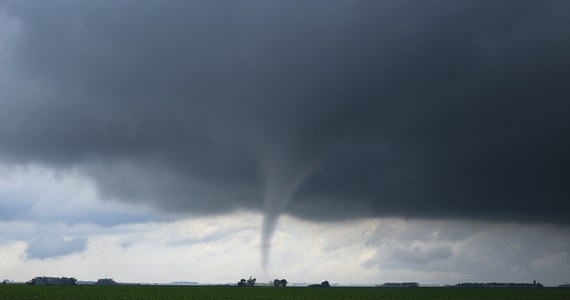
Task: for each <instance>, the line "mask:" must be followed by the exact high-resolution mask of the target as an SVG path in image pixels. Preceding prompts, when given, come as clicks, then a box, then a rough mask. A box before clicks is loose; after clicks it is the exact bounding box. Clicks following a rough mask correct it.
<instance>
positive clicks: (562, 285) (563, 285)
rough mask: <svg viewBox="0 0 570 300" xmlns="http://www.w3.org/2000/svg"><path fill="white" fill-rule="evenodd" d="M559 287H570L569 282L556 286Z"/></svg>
mask: <svg viewBox="0 0 570 300" xmlns="http://www.w3.org/2000/svg"><path fill="white" fill-rule="evenodd" d="M558 287H559V288H570V283H567V284H561V285H559V286H558Z"/></svg>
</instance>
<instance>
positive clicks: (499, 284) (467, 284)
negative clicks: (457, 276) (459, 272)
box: [452, 281, 544, 289]
mask: <svg viewBox="0 0 570 300" xmlns="http://www.w3.org/2000/svg"><path fill="white" fill-rule="evenodd" d="M452 287H456V288H511V289H513V288H542V287H544V286H543V285H542V284H541V283H539V282H536V281H533V282H532V283H512V282H509V283H505V282H487V283H482V282H481V283H477V282H474V283H471V282H462V283H459V284H456V285H453V286H452Z"/></svg>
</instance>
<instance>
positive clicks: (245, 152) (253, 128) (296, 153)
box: [0, 1, 570, 223]
mask: <svg viewBox="0 0 570 300" xmlns="http://www.w3.org/2000/svg"><path fill="white" fill-rule="evenodd" d="M1 7H2V8H1V11H2V13H1V14H0V18H2V19H3V20H2V22H0V24H10V26H7V27H6V28H5V29H2V31H0V33H1V34H2V35H3V37H2V38H1V39H0V42H1V43H2V44H0V51H2V55H0V63H1V64H2V68H1V70H0V78H1V79H2V81H3V82H2V83H0V85H1V91H0V155H1V156H2V158H3V159H4V161H5V162H11V163H16V164H22V163H30V162H31V163H40V164H46V165H49V166H53V167H56V168H67V167H72V166H73V167H78V168H79V169H81V170H82V172H85V173H86V174H88V175H89V176H91V177H93V178H94V179H95V180H96V181H97V184H98V187H99V191H100V192H101V194H102V195H103V196H105V197H108V198H114V199H118V200H124V201H134V202H145V203H151V204H153V205H155V206H156V207H158V208H160V209H162V210H166V211H176V212H181V211H183V212H189V213H196V214H200V213H222V212H227V211H231V210H234V209H254V210H257V209H261V208H262V206H263V204H262V203H263V197H264V194H265V191H264V189H265V188H266V185H265V183H267V181H271V180H277V182H283V184H284V185H285V187H280V188H277V190H285V191H287V192H285V193H288V192H290V189H291V187H293V189H294V190H295V191H294V192H293V196H292V198H291V200H290V202H289V204H288V206H287V208H285V209H286V211H287V212H288V213H291V214H293V215H296V216H300V217H303V218H308V219H319V220H322V219H346V218H352V217H360V216H403V217H428V218H430V217H451V218H473V219H491V220H508V221H538V222H556V223H566V222H567V220H570V218H569V215H568V211H570V210H569V207H568V204H566V202H567V201H566V199H568V198H569V196H570V193H569V192H568V188H567V187H566V182H568V181H569V179H570V178H569V175H568V168H569V167H570V161H569V158H568V155H567V153H569V152H570V139H568V136H569V133H570V118H568V115H569V114H570V102H569V101H568V99H569V96H570V95H569V94H570V93H569V92H568V88H567V82H568V81H569V79H570V78H569V76H568V74H567V70H568V69H569V67H570V61H569V60H570V59H569V57H568V55H567V54H566V53H568V52H570V45H569V44H570V41H569V40H568V38H567V37H566V36H567V32H569V31H570V17H568V16H569V14H568V13H569V12H570V6H569V4H567V3H566V2H562V1H540V2H537V1H503V2H501V3H490V2H479V1H430V2H425V3H418V2H413V1H359V2H345V1H311V2H306V1H299V2H295V1H289V2H277V1H275V2H267V1H266V2H249V1H237V2H236V1H207V2H206V1H204V2H192V3H187V2H184V1H172V2H169V3H168V4H165V3H158V2H153V1H148V2H140V1H136V2H135V1H121V2H116V1H97V2H87V1H60V2H40V1H36V2H32V1H26V2H16V1H8V2H5V3H4V4H3V5H2V6H1ZM313 165H317V166H318V167H316V169H315V170H312V172H311V174H310V175H308V177H307V178H306V180H305V181H304V182H302V183H300V184H299V186H298V189H297V188H296V187H297V183H296V179H295V178H298V177H303V176H305V173H307V172H306V170H307V168H309V169H311V168H312V167H308V166H313ZM268 170H276V171H268ZM283 170H284V171H283ZM272 172H276V173H272ZM280 172H281V173H280ZM271 174H273V175H271ZM283 176H284V177H287V178H285V179H283V180H281V179H279V178H281V177H283ZM268 178H274V179H268ZM275 178H277V179H275Z"/></svg>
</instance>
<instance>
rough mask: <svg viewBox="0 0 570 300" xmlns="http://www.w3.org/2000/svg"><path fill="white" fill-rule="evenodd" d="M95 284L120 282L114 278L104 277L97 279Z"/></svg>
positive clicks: (115, 283)
mask: <svg viewBox="0 0 570 300" xmlns="http://www.w3.org/2000/svg"><path fill="white" fill-rule="evenodd" d="M95 285H118V283H117V282H116V281H115V280H113V278H103V279H99V280H97V282H95Z"/></svg>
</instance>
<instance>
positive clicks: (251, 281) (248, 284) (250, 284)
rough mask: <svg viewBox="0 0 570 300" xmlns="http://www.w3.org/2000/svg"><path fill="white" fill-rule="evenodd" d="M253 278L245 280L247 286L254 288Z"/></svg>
mask: <svg viewBox="0 0 570 300" xmlns="http://www.w3.org/2000/svg"><path fill="white" fill-rule="evenodd" d="M255 281H256V279H255V278H253V279H252V278H251V276H249V279H248V280H247V286H254V285H255Z"/></svg>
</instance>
